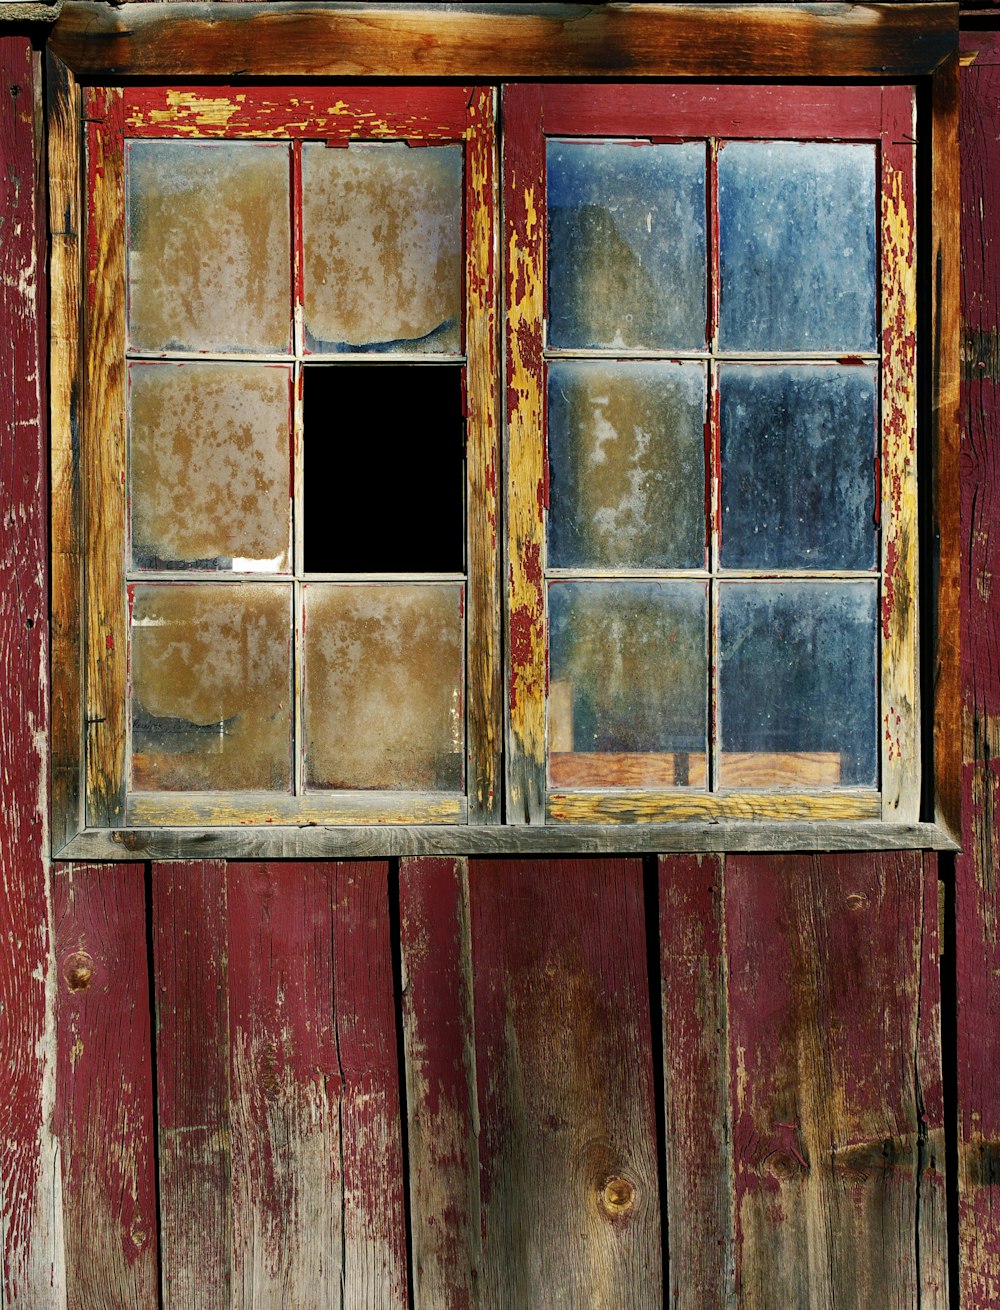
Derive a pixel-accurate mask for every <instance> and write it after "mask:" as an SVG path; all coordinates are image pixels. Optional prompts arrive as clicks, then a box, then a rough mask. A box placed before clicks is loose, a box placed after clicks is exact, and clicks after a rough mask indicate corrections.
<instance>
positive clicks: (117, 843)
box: [54, 822, 958, 860]
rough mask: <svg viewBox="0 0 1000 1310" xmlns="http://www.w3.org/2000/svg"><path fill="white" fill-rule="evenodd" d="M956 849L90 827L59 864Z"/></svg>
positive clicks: (903, 838) (840, 828)
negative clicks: (86, 861) (426, 856)
mask: <svg viewBox="0 0 1000 1310" xmlns="http://www.w3.org/2000/svg"><path fill="white" fill-rule="evenodd" d="M914 849H923V850H945V851H955V850H957V849H958V847H957V845H956V843H955V841H954V840H953V838H952V837H951V836H950V835H949V834H948V833H947V832H946V831H945V830H944V829H943V828H941V827H939V826H938V825H936V824H933V823H915V824H906V825H903V824H899V825H893V824H886V823H877V822H869V823H837V822H814V823H753V822H744V823H672V824H586V825H584V824H580V825H574V826H572V827H570V826H567V825H559V826H556V825H552V826H546V827H542V826H538V827H535V826H528V825H525V826H514V825H510V826H506V827H502V826H496V827H473V826H451V825H447V826H445V825H435V826H431V825H427V826H422V827H402V826H399V827H396V826H388V825H382V826H379V827H353V828H351V827H338V828H322V827H311V826H310V827H303V828H294V827H277V826H275V827H267V828H246V827H241V828H156V829H151V828H89V829H86V830H84V831H83V832H81V833H79V834H78V835H77V836H76V837H74V838H73V839H72V840H71V841H70V842H69V843H68V844H67V845H66V846H65V847H64V848H63V849H62V850H61V851H59V852H58V854H57V855H55V856H54V858H55V859H58V860H136V859H139V860H142V859H149V860H204V859H239V860H247V859H252V860H278V859H355V858H356V859H373V858H375V859H387V858H393V857H401V856H409V855H522V854H523V855H560V854H577V855H601V854H606V853H610V852H618V853H631V854H636V855H638V854H644V853H651V854H658V855H667V854H672V853H675V852H684V851H694V852H722V851H774V852H793V851H803V852H812V851H816V852H819V851H869V850H914Z"/></svg>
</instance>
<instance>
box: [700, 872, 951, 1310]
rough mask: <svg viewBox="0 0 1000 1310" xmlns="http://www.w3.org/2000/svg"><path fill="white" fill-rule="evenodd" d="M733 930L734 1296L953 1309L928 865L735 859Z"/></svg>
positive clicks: (750, 1302) (753, 1302) (933, 883)
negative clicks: (947, 1258) (949, 1304)
mask: <svg viewBox="0 0 1000 1310" xmlns="http://www.w3.org/2000/svg"><path fill="white" fill-rule="evenodd" d="M725 931H726V940H727V957H728V997H729V1006H728V1029H729V1031H728V1048H729V1087H730V1114H731V1116H732V1131H733V1136H732V1154H733V1174H734V1189H735V1190H734V1202H735V1205H734V1214H735V1224H736V1228H735V1236H736V1248H737V1249H736V1284H737V1289H738V1295H739V1302H740V1305H741V1306H742V1307H746V1308H747V1310H751V1307H752V1308H753V1310H758V1308H762V1307H771V1306H773V1307H775V1308H776V1310H777V1307H787V1306H789V1305H837V1306H843V1307H857V1308H858V1310H861V1308H862V1307H870V1306H873V1305H879V1306H892V1307H904V1306H907V1307H909V1306H913V1305H917V1304H919V1305H920V1306H922V1307H941V1308H942V1310H943V1307H944V1306H945V1305H946V1304H947V1268H946V1264H945V1240H946V1239H945V1216H944V1204H943V1175H944V1119H943V1107H942V1098H941V1073H940V1050H939V1046H938V1037H937V1007H938V1003H939V990H938V986H939V984H938V964H937V958H938V952H937V880H936V874H935V869H934V865H933V862H932V863H931V864H930V865H929V867H928V869H927V871H926V873H925V869H924V864H923V860H922V857H921V856H920V855H919V854H887V855H881V856H877V855H873V856H867V857H865V856H843V857H841V856H829V857H825V858H824V857H815V858H806V857H789V856H785V857H781V858H774V857H767V856H740V855H735V856H730V857H728V858H727V860H726V889H725Z"/></svg>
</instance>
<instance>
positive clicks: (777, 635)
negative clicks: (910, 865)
mask: <svg viewBox="0 0 1000 1310" xmlns="http://www.w3.org/2000/svg"><path fill="white" fill-rule="evenodd" d="M719 593H720V597H719V611H720V612H719V620H720V655H721V669H720V702H719V719H720V731H721V735H722V754H721V760H720V782H721V785H722V786H723V787H780V786H789V787H835V786H865V787H873V786H875V785H876V782H877V777H878V763H877V714H878V692H877V688H878V655H877V633H876V607H877V594H878V593H877V583H876V582H874V581H872V582H830V583H826V582H822V583H821V582H812V583H810V582H780V583H774V582H738V583H737V582H723V583H722V584H721V585H720V588H719Z"/></svg>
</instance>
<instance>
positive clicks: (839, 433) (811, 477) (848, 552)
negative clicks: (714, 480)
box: [720, 364, 877, 569]
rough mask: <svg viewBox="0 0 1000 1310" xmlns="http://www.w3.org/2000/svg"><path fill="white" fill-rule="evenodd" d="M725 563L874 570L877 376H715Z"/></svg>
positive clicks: (797, 369) (737, 368)
mask: <svg viewBox="0 0 1000 1310" xmlns="http://www.w3.org/2000/svg"><path fill="white" fill-rule="evenodd" d="M720 391H721V423H722V563H723V565H725V566H726V567H728V568H736V569H740V568H756V569H762V568H778V569H802V568H805V569H808V568H813V569H871V568H874V567H875V554H876V544H877V530H876V527H875V450H876V446H875V420H876V407H877V390H876V370H875V368H874V367H860V366H852V367H844V366H841V365H837V364H832V365H829V364H828V365H801V364H797V365H792V366H784V365H780V366H779V365H742V364H741V365H735V364H723V365H722V367H721V369H720Z"/></svg>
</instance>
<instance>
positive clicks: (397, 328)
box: [302, 141, 464, 354]
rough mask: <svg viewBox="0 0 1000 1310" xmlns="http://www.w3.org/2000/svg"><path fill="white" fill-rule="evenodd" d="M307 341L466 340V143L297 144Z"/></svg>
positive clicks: (437, 349) (396, 343)
mask: <svg viewBox="0 0 1000 1310" xmlns="http://www.w3.org/2000/svg"><path fill="white" fill-rule="evenodd" d="M302 178H303V199H302V225H303V244H304V251H305V286H304V313H305V326H306V343H307V346H308V348H309V349H310V350H313V351H330V350H334V351H337V350H354V351H379V350H383V351H384V350H406V351H422V352H427V353H434V354H457V353H459V352H460V351H461V349H462V312H461V306H462V285H463V277H462V249H463V237H464V223H463V212H464V210H463V203H462V147H461V146H459V145H447V146H428V147H427V148H426V149H422V150H413V149H411V148H410V147H409V146H408V145H405V144H404V143H403V142H399V141H394V142H384V143H362V144H357V143H355V144H352V145H350V146H348V147H345V148H339V149H330V148H328V147H327V146H326V145H325V144H323V143H322V142H306V144H305V145H304V146H303V149H302Z"/></svg>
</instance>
